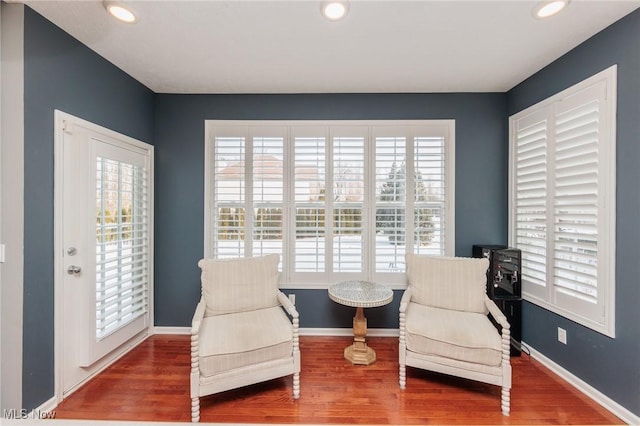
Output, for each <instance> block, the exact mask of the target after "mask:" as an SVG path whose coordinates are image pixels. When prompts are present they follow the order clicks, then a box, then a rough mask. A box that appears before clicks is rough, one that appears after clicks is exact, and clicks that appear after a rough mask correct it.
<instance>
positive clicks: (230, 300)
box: [198, 254, 280, 316]
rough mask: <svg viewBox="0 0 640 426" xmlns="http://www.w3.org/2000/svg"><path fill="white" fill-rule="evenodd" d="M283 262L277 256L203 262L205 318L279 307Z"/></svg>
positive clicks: (202, 279) (200, 264)
mask: <svg viewBox="0 0 640 426" xmlns="http://www.w3.org/2000/svg"><path fill="white" fill-rule="evenodd" d="M279 262H280V256H279V255H277V254H270V255H266V256H261V257H249V258H234V259H202V260H200V261H199V262H198V266H199V267H200V269H202V274H201V281H202V295H203V297H204V300H205V304H206V309H205V316H212V315H222V314H228V313H232V312H245V311H253V310H256V309H264V308H271V307H274V306H278V296H277V292H278V276H279V272H278V263H279Z"/></svg>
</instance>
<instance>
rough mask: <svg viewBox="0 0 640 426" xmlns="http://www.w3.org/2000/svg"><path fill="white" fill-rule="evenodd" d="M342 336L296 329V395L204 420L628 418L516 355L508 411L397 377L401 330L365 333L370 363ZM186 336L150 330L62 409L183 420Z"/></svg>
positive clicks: (247, 402) (205, 408) (433, 377)
mask: <svg viewBox="0 0 640 426" xmlns="http://www.w3.org/2000/svg"><path fill="white" fill-rule="evenodd" d="M350 341H351V339H349V338H346V337H311V336H303V337H301V338H300V347H301V357H302V358H301V361H302V372H301V396H300V399H299V400H297V401H296V400H294V399H293V397H292V379H291V377H285V378H282V379H276V380H272V381H269V382H265V383H261V384H257V385H253V386H248V387H245V388H241V389H236V390H232V391H228V392H224V393H220V394H217V395H211V396H208V397H205V398H202V399H201V422H213V423H287V424H394V425H400V424H406V425H409V424H624V423H623V422H622V421H621V420H620V419H618V418H617V417H615V416H614V415H612V414H611V413H610V412H609V411H607V410H605V409H604V408H602V407H600V406H599V405H598V404H596V403H594V402H593V401H591V400H590V399H589V398H587V397H586V396H584V395H582V394H581V393H580V392H578V391H577V390H575V389H574V388H573V387H571V386H570V385H569V384H567V383H565V382H564V381H563V380H561V379H560V378H558V377H557V376H556V375H554V374H553V373H552V372H550V371H549V370H547V369H546V368H544V367H543V366H541V365H540V364H539V363H537V362H536V361H535V360H533V359H532V358H530V357H528V356H526V355H523V356H522V357H514V358H512V366H513V388H512V390H511V415H510V416H509V417H505V416H502V414H501V412H500V389H499V388H498V387H496V386H491V385H485V384H482V383H477V382H473V381H469V380H465V379H458V378H454V377H449V376H444V375H440V374H436V373H430V372H425V371H421V370H417V369H414V368H408V369H407V389H406V390H404V391H401V390H400V388H399V385H398V339H397V338H387V337H377V338H370V339H368V343H369V345H370V346H371V347H373V348H374V349H375V350H376V352H377V356H378V360H377V361H376V363H375V364H373V365H370V366H366V367H365V366H354V365H351V364H350V363H349V362H347V361H345V360H344V358H343V356H342V351H343V349H344V347H345V346H347V345H348V344H349V343H350ZM189 342H190V341H189V336H173V335H172V336H166V335H156V336H152V337H150V338H148V339H147V340H146V341H144V342H143V343H142V344H141V345H140V346H138V347H137V348H135V349H134V350H133V351H131V352H130V353H128V354H127V355H125V356H124V357H122V358H121V359H120V360H119V361H118V362H116V363H115V364H114V365H112V366H111V367H109V368H108V369H107V370H105V371H104V372H103V373H101V374H100V375H99V376H98V377H96V378H94V379H93V380H91V381H90V382H88V383H87V384H85V385H84V386H83V387H81V388H80V389H79V390H78V391H76V392H75V393H74V394H72V395H71V396H70V397H69V398H67V399H66V400H64V401H63V402H62V403H61V404H60V405H59V406H58V407H57V408H56V409H55V411H56V418H58V419H103V420H130V421H132V420H138V421H166V422H188V421H190V420H191V418H190V398H189V370H190V359H189V356H190V354H189Z"/></svg>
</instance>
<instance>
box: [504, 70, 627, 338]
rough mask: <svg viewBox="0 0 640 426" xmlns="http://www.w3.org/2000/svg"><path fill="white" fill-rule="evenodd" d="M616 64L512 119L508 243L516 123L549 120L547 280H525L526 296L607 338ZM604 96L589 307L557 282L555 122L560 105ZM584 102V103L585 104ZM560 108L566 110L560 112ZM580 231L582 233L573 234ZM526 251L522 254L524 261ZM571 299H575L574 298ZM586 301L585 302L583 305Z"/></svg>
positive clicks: (611, 304) (512, 227)
mask: <svg viewBox="0 0 640 426" xmlns="http://www.w3.org/2000/svg"><path fill="white" fill-rule="evenodd" d="M616 80H617V66H616V65H613V66H611V67H609V68H607V69H605V70H603V71H601V72H599V73H597V74H595V75H593V76H591V77H589V78H587V79H585V80H583V81H581V82H579V83H577V84H575V85H573V86H571V87H569V88H567V89H565V90H563V91H561V92H559V93H557V94H555V95H553V96H551V97H549V98H547V99H545V100H543V101H541V102H539V103H537V104H535V105H532V106H530V107H528V108H526V109H524V110H522V111H520V112H518V113H516V114H514V115H512V116H511V117H509V244H510V245H511V246H514V247H517V244H516V226H517V220H516V218H517V211H516V205H515V204H516V202H515V201H516V195H517V188H516V171H517V169H516V165H517V159H516V155H517V150H516V149H515V143H516V139H517V135H518V122H519V121H521V120H527V119H529V120H530V123H531V124H533V123H534V122H537V121H541V120H546V123H547V125H546V130H545V135H546V137H545V147H546V155H547V158H546V159H545V164H546V171H545V180H546V185H545V197H546V201H545V203H544V205H545V213H546V216H547V217H546V225H545V231H544V235H545V240H546V241H545V259H546V260H545V262H546V263H545V282H544V285H540V284H534V283H529V282H527V281H526V280H525V279H524V277H523V279H522V296H523V299H524V300H527V301H529V302H531V303H533V304H535V305H538V306H541V307H543V308H545V309H547V310H549V311H551V312H553V313H556V314H558V315H561V316H563V317H565V318H567V319H570V320H572V321H574V322H576V323H578V324H581V325H583V326H585V327H588V328H590V329H592V330H594V331H596V332H599V333H601V334H604V335H606V336H609V337H612V338H614V337H615V288H616V279H615V265H616V263H615V262H616V253H615V252H616V250H615V249H616V99H617V92H616V90H617V82H616ZM589 91H594V92H598V91H599V92H600V93H602V95H598V96H601V97H597V96H594V97H592V98H590V97H588V96H586V94H587V93H589ZM578 98H582V99H591V100H602V102H601V103H600V104H598V125H599V132H598V135H599V136H598V139H597V148H598V153H597V156H598V169H597V173H598V179H597V191H598V195H597V197H598V198H597V202H596V204H595V206H594V207H596V208H597V225H596V226H597V249H598V250H597V272H596V279H597V287H596V288H597V298H596V303H595V305H594V306H593V307H592V309H589V308H588V307H587V306H586V302H583V301H580V300H578V299H579V298H578V297H577V296H567V295H566V294H561V293H562V292H561V291H559V290H558V289H557V288H558V286H556V285H555V284H554V272H555V271H556V269H555V268H554V251H556V248H555V246H554V244H555V243H554V241H556V240H555V239H554V235H555V234H556V233H557V232H559V231H556V230H555V229H554V228H555V226H556V222H555V221H554V218H555V217H556V215H561V213H556V209H557V208H558V204H555V203H554V202H553V201H554V196H555V195H556V194H555V189H556V187H557V185H556V175H555V172H554V170H555V161H556V155H557V152H558V151H557V150H556V149H555V144H556V136H557V131H556V120H557V118H558V116H559V115H560V114H561V113H562V112H559V110H558V107H562V106H563V105H562V103H563V102H567V101H569V102H570V101H571V99H578ZM580 105H586V103H582V104H580ZM560 111H562V110H560ZM575 235H579V234H575ZM524 260H525V253H524V252H523V262H524ZM572 299H573V300H572ZM580 304H583V305H584V306H580Z"/></svg>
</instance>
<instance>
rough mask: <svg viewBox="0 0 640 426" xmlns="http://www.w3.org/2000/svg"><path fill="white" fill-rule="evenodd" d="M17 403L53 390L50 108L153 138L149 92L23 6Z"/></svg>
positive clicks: (36, 400) (35, 402)
mask: <svg viewBox="0 0 640 426" xmlns="http://www.w3.org/2000/svg"><path fill="white" fill-rule="evenodd" d="M24 86H25V89H24V117H25V123H24V144H25V146H24V159H25V165H24V167H25V171H24V173H25V177H24V185H25V188H24V194H25V196H24V198H25V205H24V212H25V213H24V311H23V313H24V326H23V339H24V347H23V374H22V378H23V386H22V389H23V392H22V397H23V407H25V408H27V409H31V408H34V407H37V406H39V405H41V404H42V403H43V402H45V401H47V400H49V399H50V398H51V397H52V396H53V395H54V348H53V342H54V324H53V307H54V306H53V294H54V291H53V281H54V276H53V257H54V253H53V153H54V146H53V135H54V131H53V111H54V109H60V110H62V111H64V112H67V113H69V114H73V115H75V116H78V117H81V118H84V119H86V120H89V121H92V122H94V123H96V124H99V125H102V126H105V127H108V128H111V129H113V130H116V131H118V132H121V133H123V134H126V135H129V136H131V137H134V138H136V139H139V140H142V141H144V142H148V143H151V142H153V125H152V123H153V96H154V95H153V93H152V92H151V91H150V90H148V89H147V88H145V87H144V86H142V85H141V84H140V83H138V82H137V81H135V80H134V79H132V78H131V77H130V76H128V75H127V74H125V73H123V72H122V71H121V70H119V69H118V68H116V67H115V66H113V65H112V64H111V63H109V62H107V61H106V60H104V59H103V58H101V57H100V56H98V55H97V54H95V53H94V52H93V51H91V50H89V49H88V48H87V47H86V46H84V45H83V44H82V43H80V42H78V41H77V40H75V39H74V38H72V37H70V36H69V35H68V34H67V33H65V32H63V31H62V30H60V29H59V28H58V27H56V26H54V25H53V24H51V23H50V22H49V21H47V20H46V19H44V18H42V17H41V16H40V15H39V14H37V13H36V12H34V11H33V10H31V9H29V8H28V7H25V13H24Z"/></svg>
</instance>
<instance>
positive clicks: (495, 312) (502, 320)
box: [484, 296, 511, 330]
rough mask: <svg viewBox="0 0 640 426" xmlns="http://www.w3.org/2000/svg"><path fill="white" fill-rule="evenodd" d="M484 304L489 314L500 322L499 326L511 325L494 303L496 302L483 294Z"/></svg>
mask: <svg viewBox="0 0 640 426" xmlns="http://www.w3.org/2000/svg"><path fill="white" fill-rule="evenodd" d="M484 304H485V306H486V307H487V309H488V310H489V313H490V314H491V316H492V317H493V319H495V320H496V322H497V323H498V324H500V326H501V327H502V328H503V329H507V330H508V329H510V328H511V325H510V324H509V321H507V317H506V316H505V315H504V314H503V313H502V311H501V310H500V308H498V305H496V303H495V302H494V301H493V300H491V299H489V297H487V296H485V297H484Z"/></svg>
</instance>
